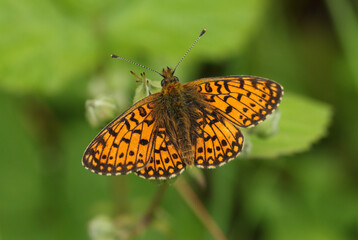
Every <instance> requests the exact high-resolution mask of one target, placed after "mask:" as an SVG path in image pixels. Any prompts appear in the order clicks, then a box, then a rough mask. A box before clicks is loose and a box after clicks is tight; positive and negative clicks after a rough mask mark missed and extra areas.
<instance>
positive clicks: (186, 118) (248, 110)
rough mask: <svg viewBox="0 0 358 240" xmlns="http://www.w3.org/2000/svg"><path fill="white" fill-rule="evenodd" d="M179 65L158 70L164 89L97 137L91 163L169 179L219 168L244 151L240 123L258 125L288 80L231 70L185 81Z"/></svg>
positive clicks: (108, 170)
mask: <svg viewBox="0 0 358 240" xmlns="http://www.w3.org/2000/svg"><path fill="white" fill-rule="evenodd" d="M205 31H206V30H205V29H204V30H203V31H202V33H201V34H200V36H199V38H198V39H197V40H196V41H195V42H194V44H195V43H196V42H197V41H198V40H199V39H200V37H201V36H202V35H203V34H204V33H205ZM194 44H193V45H192V46H191V48H192V47H193V46H194ZM191 48H190V49H189V50H188V51H187V53H188V52H189V51H190V50H191ZM187 53H186V54H187ZM186 54H185V55H184V57H185V56H186ZM112 57H113V58H120V57H118V56H116V55H112ZM184 57H183V58H182V59H181V60H180V61H179V63H180V62H181V61H182V60H183V59H184ZM120 59H123V58H120ZM123 60H126V61H129V60H127V59H123ZM129 62H131V61H129ZM132 63H133V62H132ZM179 63H178V64H177V66H178V65H179ZM134 64H136V63H134ZM136 65H139V64H136ZM140 66H141V65H140ZM177 66H176V67H175V68H174V70H172V69H170V68H169V67H168V68H166V69H163V72H162V73H159V72H157V73H159V74H160V75H161V76H162V77H163V80H162V82H161V85H162V90H161V91H160V92H158V93H154V94H152V95H149V96H148V97H146V98H144V99H142V100H141V101H139V102H137V103H136V104H135V105H134V106H132V107H131V108H129V109H128V110H127V111H125V112H124V113H122V114H121V115H120V116H119V117H117V118H116V119H114V120H113V121H112V122H111V123H109V124H108V125H107V126H106V127H105V128H104V129H103V130H102V131H101V132H100V133H99V134H98V135H97V136H96V137H95V139H94V140H93V141H92V142H91V143H90V145H89V146H88V147H87V149H86V151H85V153H84V156H83V160H82V163H83V165H84V166H85V167H86V168H87V169H89V170H91V171H92V172H95V173H98V174H101V175H119V174H128V173H131V172H134V173H136V174H137V175H139V176H140V177H143V178H147V179H169V178H172V177H175V176H177V175H178V174H180V173H182V172H183V171H184V169H185V168H186V167H187V166H193V165H195V166H197V167H201V168H216V167H218V166H221V165H223V164H225V163H227V162H228V161H230V160H231V159H233V158H235V157H236V156H237V155H238V154H239V153H240V152H241V150H242V147H243V142H244V137H243V135H242V133H241V131H240V129H239V127H244V128H247V127H251V126H255V125H256V124H258V123H259V122H261V121H263V120H264V119H265V118H266V117H267V116H268V115H270V114H271V113H272V112H273V111H274V110H275V109H276V108H277V106H278V105H279V103H280V101H281V97H282V94H283V88H282V86H281V85H280V84H278V83H276V82H274V81H271V80H269V79H265V78H261V77H253V76H227V77H214V78H202V79H199V80H195V81H192V82H189V83H185V84H181V83H179V79H178V78H177V77H176V76H174V72H175V70H176V68H177ZM147 69H149V68H147ZM150 70H152V69H150ZM152 71H154V70H152ZM155 72H156V71H155Z"/></svg>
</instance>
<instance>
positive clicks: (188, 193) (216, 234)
mask: <svg viewBox="0 0 358 240" xmlns="http://www.w3.org/2000/svg"><path fill="white" fill-rule="evenodd" d="M174 186H175V188H176V189H177V190H178V192H179V194H180V195H181V196H182V198H184V200H185V201H186V203H187V204H188V205H189V206H190V208H191V209H192V210H193V211H194V213H195V214H196V216H197V217H198V218H199V219H200V220H201V221H202V223H203V224H204V226H205V227H206V228H207V229H208V231H209V232H210V234H211V235H212V236H213V238H214V239H216V240H226V239H227V238H226V236H225V235H224V233H223V232H222V231H221V229H220V228H219V226H218V225H217V224H216V222H215V221H214V220H213V219H212V217H211V216H210V214H209V213H208V211H207V210H206V209H205V207H204V205H203V204H202V203H201V202H200V200H199V198H198V196H197V195H196V194H195V192H194V191H193V190H192V189H191V187H190V186H189V184H188V183H187V182H186V181H185V179H184V178H183V177H181V178H179V179H177V181H176V182H175V183H174Z"/></svg>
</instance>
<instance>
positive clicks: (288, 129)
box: [246, 93, 332, 158]
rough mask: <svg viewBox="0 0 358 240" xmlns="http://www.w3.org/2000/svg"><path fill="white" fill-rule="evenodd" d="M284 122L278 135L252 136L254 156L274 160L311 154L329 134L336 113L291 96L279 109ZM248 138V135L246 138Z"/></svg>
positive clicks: (285, 99)
mask: <svg viewBox="0 0 358 240" xmlns="http://www.w3.org/2000/svg"><path fill="white" fill-rule="evenodd" d="M279 109H280V112H281V119H280V122H279V126H278V133H277V134H276V135H274V136H272V137H268V138H262V137H260V136H257V135H250V136H249V137H247V138H246V139H247V140H249V141H250V142H251V147H252V151H251V153H250V154H249V156H250V157H260V158H274V157H277V156H279V155H286V154H292V153H297V152H302V151H307V150H308V149H309V148H310V147H311V146H312V144H314V143H315V142H317V141H318V140H319V139H321V138H322V137H323V136H325V134H326V133H327V128H328V126H329V123H330V120H331V118H332V110H331V108H330V106H329V105H328V104H325V103H322V102H319V101H316V100H312V99H309V98H306V97H303V96H300V95H296V94H292V93H287V94H285V95H284V96H283V99H282V103H281V105H280V107H279ZM246 136H247V135H246Z"/></svg>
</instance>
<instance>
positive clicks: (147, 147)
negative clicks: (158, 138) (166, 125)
mask: <svg viewBox="0 0 358 240" xmlns="http://www.w3.org/2000/svg"><path fill="white" fill-rule="evenodd" d="M156 95H157V94H153V95H151V96H149V97H146V98H144V99H143V100H141V101H139V102H138V103H136V104H135V105H134V106H133V107H131V108H130V109H128V110H127V111H126V112H124V113H123V114H122V115H120V116H119V117H118V118H116V119H115V120H113V121H112V122H111V123H109V124H108V125H107V126H106V127H105V128H104V129H103V130H102V131H101V132H100V133H99V134H98V135H97V136H96V138H95V139H94V140H93V141H92V142H91V143H90V145H89V146H88V147H87V149H86V151H85V153H84V156H83V159H82V163H83V165H84V166H85V167H86V168H88V169H90V170H91V171H93V172H96V173H98V174H104V175H116V174H128V173H131V172H136V171H138V170H140V169H142V168H144V167H145V166H146V165H147V164H148V159H149V157H150V154H151V152H152V149H153V138H154V133H153V132H154V129H155V116H154V114H153V109H154V105H155V100H156Z"/></svg>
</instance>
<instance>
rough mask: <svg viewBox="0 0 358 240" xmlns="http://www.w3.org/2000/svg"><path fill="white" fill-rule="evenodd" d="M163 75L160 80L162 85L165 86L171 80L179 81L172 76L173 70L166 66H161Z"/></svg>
mask: <svg viewBox="0 0 358 240" xmlns="http://www.w3.org/2000/svg"><path fill="white" fill-rule="evenodd" d="M161 75H162V76H163V80H162V82H161V84H162V87H164V86H166V85H167V84H169V83H172V82H179V79H178V78H177V77H176V76H174V71H173V69H171V68H169V67H167V68H163V72H162V74H161Z"/></svg>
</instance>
